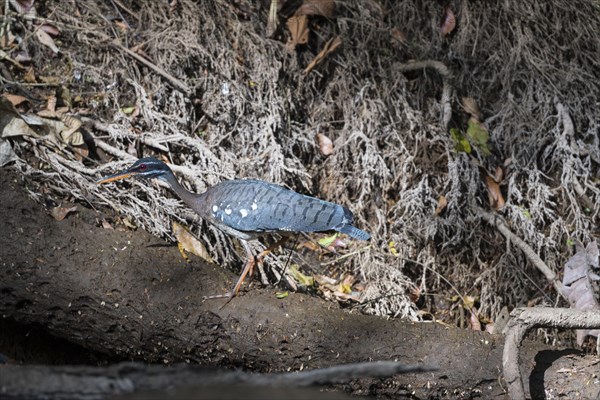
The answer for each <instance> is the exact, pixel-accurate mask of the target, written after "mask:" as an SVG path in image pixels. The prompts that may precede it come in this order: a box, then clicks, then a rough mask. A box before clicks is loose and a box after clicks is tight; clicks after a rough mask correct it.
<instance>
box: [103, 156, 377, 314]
mask: <svg viewBox="0 0 600 400" xmlns="http://www.w3.org/2000/svg"><path fill="white" fill-rule="evenodd" d="M127 178H142V179H152V178H155V179H160V180H162V181H164V182H166V183H167V185H168V186H169V187H170V188H171V190H172V191H173V192H174V193H175V194H176V195H177V196H179V198H180V199H181V200H183V202H184V203H185V204H187V206H189V207H190V208H191V209H192V210H194V211H195V212H196V214H198V215H199V216H200V217H201V218H202V219H203V220H205V221H207V222H208V223H210V224H213V225H214V226H215V227H216V228H218V229H219V230H221V231H222V232H223V233H225V234H227V235H229V236H231V237H234V238H237V239H238V240H239V241H240V243H241V244H242V246H243V247H244V250H245V252H246V257H247V259H246V262H245V264H244V267H243V268H242V273H241V275H240V277H239V279H238V281H237V283H236V284H235V286H234V288H233V290H232V291H231V292H230V293H229V294H228V295H225V296H212V297H228V300H227V302H226V303H225V304H227V303H229V302H230V301H231V299H233V297H235V296H236V295H237V294H238V292H239V290H240V288H241V286H242V284H243V282H244V279H245V278H246V276H247V275H248V274H250V276H252V273H253V270H254V266H255V264H256V263H257V262H259V263H261V262H262V259H263V258H264V257H265V256H266V255H267V254H269V252H271V251H272V250H273V249H275V248H277V247H278V246H279V245H281V244H282V242H283V241H285V239H287V237H288V236H290V235H291V234H294V233H300V232H304V233H312V232H327V231H337V232H340V233H344V234H346V235H348V236H350V237H352V238H354V239H357V240H369V239H370V237H371V235H370V234H369V233H368V232H365V231H363V230H361V229H359V228H357V227H355V226H353V225H352V224H353V219H354V216H353V214H352V212H351V211H350V210H349V209H348V208H346V207H344V206H341V205H339V204H335V203H331V202H328V201H325V200H321V199H318V198H315V197H311V196H307V195H304V194H300V193H297V192H294V191H293V190H290V189H286V188H285V187H283V186H280V185H277V184H274V183H270V182H266V181H262V180H257V179H236V180H225V181H222V182H220V183H218V184H216V185H214V186H211V187H210V188H208V189H207V190H206V191H205V192H203V193H200V194H197V193H193V192H190V191H188V190H187V189H186V188H184V187H183V186H182V185H181V183H179V181H178V179H177V177H176V176H175V174H174V173H173V171H172V170H171V168H169V166H168V165H167V164H165V163H164V162H162V161H160V160H158V159H156V158H153V157H146V158H141V159H139V160H138V161H136V162H135V163H134V164H133V165H131V166H130V167H129V168H127V169H125V170H123V171H121V172H118V173H115V174H113V175H108V176H105V177H103V178H101V179H99V180H97V181H96V183H97V184H105V183H109V182H114V181H117V180H122V179H127ZM269 234H279V235H281V236H282V240H280V241H279V242H277V243H276V244H275V245H274V246H271V247H269V248H268V249H266V250H264V251H263V252H261V253H260V254H258V255H257V256H255V255H254V253H253V251H252V248H251V247H250V245H249V243H248V241H250V240H255V239H258V238H259V237H261V236H264V235H269Z"/></svg>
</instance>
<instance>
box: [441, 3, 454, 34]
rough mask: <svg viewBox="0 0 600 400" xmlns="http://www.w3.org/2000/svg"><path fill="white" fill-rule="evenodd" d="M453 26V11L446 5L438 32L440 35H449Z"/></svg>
mask: <svg viewBox="0 0 600 400" xmlns="http://www.w3.org/2000/svg"><path fill="white" fill-rule="evenodd" d="M455 27H456V17H454V13H453V12H452V10H451V9H450V7H446V8H445V9H444V18H443V19H442V24H441V25H440V32H441V33H442V35H449V34H450V33H452V31H453V30H454V28H455Z"/></svg>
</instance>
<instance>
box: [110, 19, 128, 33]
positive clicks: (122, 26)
mask: <svg viewBox="0 0 600 400" xmlns="http://www.w3.org/2000/svg"><path fill="white" fill-rule="evenodd" d="M113 23H114V24H115V25H116V26H117V29H119V31H121V32H123V33H125V32H127V31H128V30H129V24H128V23H127V22H125V21H123V20H120V19H115V20H114V21H113Z"/></svg>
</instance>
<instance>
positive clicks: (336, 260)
mask: <svg viewBox="0 0 600 400" xmlns="http://www.w3.org/2000/svg"><path fill="white" fill-rule="evenodd" d="M370 248H371V245H368V246H364V247H361V248H360V249H358V250H356V251H353V252H352V253H348V254H344V255H343V256H340V257H338V258H336V259H335V260H331V261H327V262H325V263H321V267H327V266H329V265H333V264H335V263H337V262H339V261H342V260H344V259H346V258H348V257H352V256H354V255H356V254H360V253H362V252H363V251H366V250H369V249H370Z"/></svg>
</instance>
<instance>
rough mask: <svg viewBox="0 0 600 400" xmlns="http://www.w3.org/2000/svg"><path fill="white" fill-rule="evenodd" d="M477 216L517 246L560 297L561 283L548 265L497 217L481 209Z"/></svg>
mask: <svg viewBox="0 0 600 400" xmlns="http://www.w3.org/2000/svg"><path fill="white" fill-rule="evenodd" d="M477 212H478V214H479V215H480V216H481V218H483V219H484V220H485V222H487V223H488V224H490V225H492V226H495V227H496V228H497V229H498V230H499V231H500V233H502V234H503V235H504V237H505V238H506V239H507V240H508V241H510V242H511V243H513V244H514V245H515V246H517V247H518V248H519V249H521V251H522V252H523V253H524V254H525V257H527V259H528V260H529V261H530V262H531V263H532V264H533V265H534V266H535V267H536V268H537V269H538V270H539V271H540V272H541V273H542V274H544V276H545V277H546V279H547V280H548V281H549V282H551V283H552V284H553V285H554V288H555V289H556V291H557V292H558V293H559V294H561V295H562V293H561V287H562V286H561V283H560V282H559V281H558V280H557V279H556V273H555V272H554V271H552V269H550V267H548V265H547V264H546V263H545V262H544V261H543V260H542V259H541V258H540V256H539V255H538V254H537V253H536V252H535V250H533V249H532V248H531V246H529V245H528V244H527V243H525V242H524V241H523V239H521V238H520V237H518V236H517V235H515V234H514V233H512V232H511V230H510V229H509V227H508V226H507V225H506V223H505V222H504V221H502V220H501V219H500V217H499V216H498V215H494V214H492V213H489V212H487V211H484V210H483V209H478V210H477Z"/></svg>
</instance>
